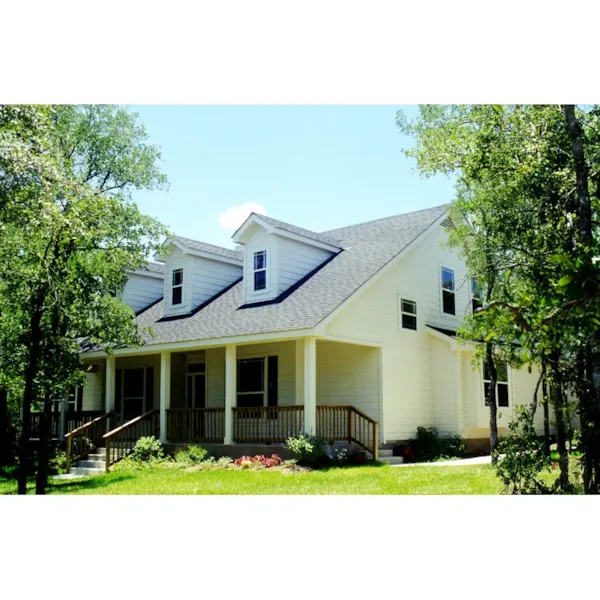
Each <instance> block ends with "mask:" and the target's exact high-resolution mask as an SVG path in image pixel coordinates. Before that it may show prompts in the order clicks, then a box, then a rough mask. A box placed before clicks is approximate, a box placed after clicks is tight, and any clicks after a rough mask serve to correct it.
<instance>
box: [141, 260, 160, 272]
mask: <svg viewBox="0 0 600 600" xmlns="http://www.w3.org/2000/svg"><path fill="white" fill-rule="evenodd" d="M142 271H150V272H151V273H161V274H162V275H164V274H165V265H163V264H162V263H157V262H147V263H146V264H145V265H144V266H143V267H142Z"/></svg>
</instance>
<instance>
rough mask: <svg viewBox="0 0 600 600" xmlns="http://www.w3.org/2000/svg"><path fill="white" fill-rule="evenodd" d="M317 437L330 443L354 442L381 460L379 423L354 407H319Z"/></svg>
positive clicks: (375, 458) (374, 457)
mask: <svg viewBox="0 0 600 600" xmlns="http://www.w3.org/2000/svg"><path fill="white" fill-rule="evenodd" d="M317 435H319V436H321V437H323V438H325V439H326V440H328V441H330V442H333V441H337V440H340V441H343V440H346V441H348V442H354V443H355V444H357V445H358V446H360V447H361V448H364V449H365V450H366V451H367V452H370V453H371V454H372V455H373V459H374V460H377V459H378V458H379V423H378V422H377V421H376V420H375V419H373V418H371V417H369V415H366V414H365V413H364V412H361V411H360V410H358V409H357V408H354V406H348V405H345V404H344V405H331V406H317Z"/></svg>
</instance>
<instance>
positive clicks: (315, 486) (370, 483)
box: [0, 465, 502, 494]
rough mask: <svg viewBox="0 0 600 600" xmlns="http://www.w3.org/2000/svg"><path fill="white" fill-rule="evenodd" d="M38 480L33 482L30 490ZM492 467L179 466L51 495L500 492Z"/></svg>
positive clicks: (3, 484)
mask: <svg viewBox="0 0 600 600" xmlns="http://www.w3.org/2000/svg"><path fill="white" fill-rule="evenodd" d="M33 488H34V484H33V482H31V492H32V493H33ZM501 491H502V484H501V482H500V481H499V479H498V478H497V477H496V476H495V475H494V472H493V470H492V468H491V467H490V466H487V465H476V466H467V467H409V468H392V467H389V466H380V467H372V466H364V467H347V468H343V469H340V468H331V469H328V470H323V471H311V472H308V473H282V472H277V471H268V470H262V471H246V470H213V471H195V472H186V471H182V470H178V469H160V468H158V469H153V470H148V471H135V472H117V473H110V474H109V475H103V476H98V477H90V478H85V479H74V480H62V481H57V480H52V483H51V487H50V489H49V493H51V494H499V493H500V492H501ZM14 493H16V480H15V479H14V477H13V472H12V471H8V472H7V471H4V472H2V471H0V494H14Z"/></svg>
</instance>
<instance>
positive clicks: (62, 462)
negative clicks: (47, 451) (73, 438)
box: [48, 448, 67, 475]
mask: <svg viewBox="0 0 600 600" xmlns="http://www.w3.org/2000/svg"><path fill="white" fill-rule="evenodd" d="M66 470H67V453H66V452H64V451H63V450H59V449H58V448H57V449H56V450H55V451H54V454H53V455H52V456H51V457H50V460H49V461H48V473H50V474H51V475H58V474H60V473H65V472H66Z"/></svg>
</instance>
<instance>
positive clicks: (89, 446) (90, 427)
mask: <svg viewBox="0 0 600 600" xmlns="http://www.w3.org/2000/svg"><path fill="white" fill-rule="evenodd" d="M114 419H116V415H115V413H114V412H108V413H103V414H102V415H101V416H99V417H96V418H95V419H92V420H91V421H89V422H87V423H85V424H84V425H82V426H81V427H77V428H76V429H73V431H69V433H67V435H66V436H65V439H66V441H67V471H68V470H69V468H70V466H71V465H72V464H74V463H76V462H77V461H78V460H81V459H83V458H86V457H87V456H88V454H90V453H91V452H92V451H93V450H94V449H96V448H97V447H98V446H101V445H103V440H102V438H103V435H104V432H105V431H106V430H107V429H110V427H111V425H114Z"/></svg>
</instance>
